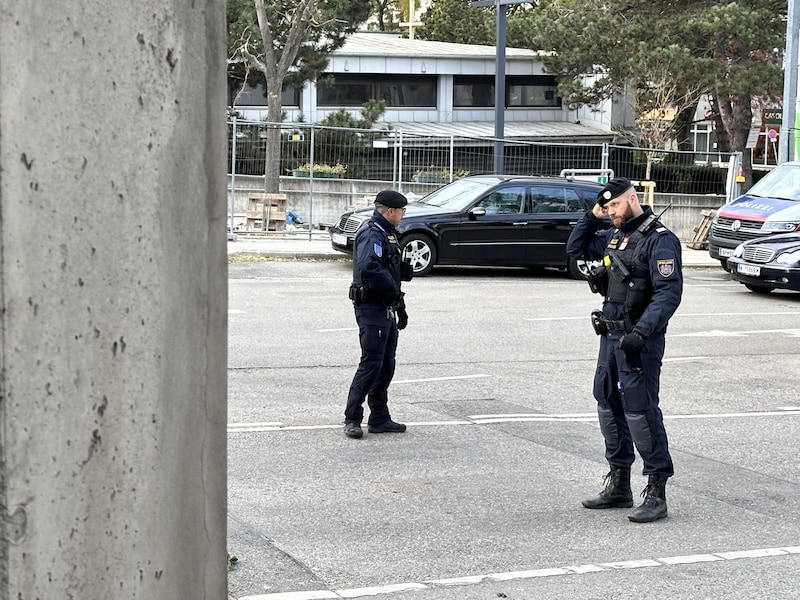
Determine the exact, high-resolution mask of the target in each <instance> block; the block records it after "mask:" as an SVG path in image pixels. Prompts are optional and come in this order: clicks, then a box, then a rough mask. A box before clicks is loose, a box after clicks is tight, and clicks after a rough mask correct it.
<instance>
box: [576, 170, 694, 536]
mask: <svg viewBox="0 0 800 600" xmlns="http://www.w3.org/2000/svg"><path fill="white" fill-rule="evenodd" d="M606 215H608V216H609V217H610V219H611V222H612V223H613V225H614V226H613V227H612V228H610V229H604V227H605V226H604V225H603V217H604V216H606ZM567 253H568V254H569V255H570V256H573V257H576V258H585V259H587V260H602V265H601V266H599V267H597V268H596V269H594V270H593V272H592V274H591V275H590V277H589V285H590V287H591V288H592V291H593V292H597V293H599V294H601V295H602V296H603V297H604V300H605V301H604V302H603V309H602V311H595V312H594V313H592V324H593V326H594V328H595V331H596V333H597V334H598V335H600V354H599V357H598V360H597V372H596V373H595V378H594V397H595V399H596V400H597V413H598V417H599V420H600V430H601V432H602V434H603V437H604V438H605V447H606V460H607V461H608V463H609V465H610V466H611V470H610V472H609V473H608V475H606V477H605V487H604V489H603V491H601V492H600V493H599V495H597V496H595V497H592V498H588V499H586V500H584V501H583V502H582V504H583V506H585V507H586V508H614V507H626V508H627V507H631V506H633V496H632V494H631V484H630V476H631V465H632V464H633V462H634V460H635V458H636V456H635V454H634V446H635V447H636V449H637V450H638V451H639V454H640V455H641V457H642V462H643V463H644V468H643V474H644V475H647V476H648V483H647V487H646V488H645V489H644V491H643V492H642V496H644V502H643V503H642V504H641V506H638V507H636V508H635V509H634V510H633V511H632V512H631V514H630V515H629V516H628V518H629V519H630V520H631V521H634V522H638V523H645V522H649V521H655V520H657V519H663V518H665V517H666V516H667V498H666V493H665V486H666V483H667V479H668V478H669V477H671V476H672V475H673V468H672V458H671V457H670V453H669V447H668V444H667V433H666V431H665V429H664V422H663V417H662V414H661V409H660V408H659V407H658V388H659V377H660V374H661V360H662V358H663V356H664V333H665V332H666V329H667V322H668V321H669V319H670V317H671V316H672V315H673V314H674V313H675V310H676V309H677V308H678V305H679V304H680V301H681V294H682V291H683V275H682V272H681V246H680V242H679V241H678V238H677V237H676V236H675V234H673V233H672V232H671V231H669V230H668V229H667V228H666V227H664V226H663V225H662V224H661V222H660V221H659V220H658V217H656V215H654V214H653V211H652V209H651V208H650V207H649V206H642V205H640V204H639V197H638V195H637V193H636V191H635V190H634V189H633V186H632V185H631V182H630V181H628V180H627V179H625V178H623V177H616V178H613V179H611V180H610V181H609V182H608V184H606V186H605V187H603V189H602V190H601V191H600V192H599V193H598V196H597V204H595V206H594V207H593V208H592V210H591V211H588V212H587V213H586V214H585V215H584V216H583V217H582V218H581V219H580V220H579V221H578V223H577V225H576V226H575V229H574V230H573V232H572V234H571V235H570V238H569V241H568V242H567Z"/></svg>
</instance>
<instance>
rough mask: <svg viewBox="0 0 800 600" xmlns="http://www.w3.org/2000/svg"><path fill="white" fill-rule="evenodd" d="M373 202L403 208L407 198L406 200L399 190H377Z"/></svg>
mask: <svg viewBox="0 0 800 600" xmlns="http://www.w3.org/2000/svg"><path fill="white" fill-rule="evenodd" d="M375 204H383V205H384V206H388V207H389V208H403V207H404V206H405V205H406V204H408V200H406V197H405V196H403V194H401V193H400V192H395V191H394V190H383V191H381V192H378V195H377V196H375Z"/></svg>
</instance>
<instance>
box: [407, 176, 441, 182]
mask: <svg viewBox="0 0 800 600" xmlns="http://www.w3.org/2000/svg"><path fill="white" fill-rule="evenodd" d="M414 181H416V182H417V183H447V179H446V178H444V177H442V176H441V175H414Z"/></svg>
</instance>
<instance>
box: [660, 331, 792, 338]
mask: <svg viewBox="0 0 800 600" xmlns="http://www.w3.org/2000/svg"><path fill="white" fill-rule="evenodd" d="M764 333H782V334H783V335H785V336H788V337H800V329H754V330H752V331H727V330H725V329H712V330H710V331H697V332H693V333H676V334H674V335H670V336H668V337H747V336H749V335H761V334H764Z"/></svg>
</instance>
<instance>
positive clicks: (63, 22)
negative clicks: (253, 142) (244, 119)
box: [0, 0, 227, 600]
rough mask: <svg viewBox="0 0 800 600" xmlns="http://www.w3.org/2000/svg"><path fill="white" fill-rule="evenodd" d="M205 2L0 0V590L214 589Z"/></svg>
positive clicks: (213, 181) (220, 70) (221, 514)
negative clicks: (21, 0) (0, 468)
mask: <svg viewBox="0 0 800 600" xmlns="http://www.w3.org/2000/svg"><path fill="white" fill-rule="evenodd" d="M224 72H225V7H224V3H222V2H216V1H213V0H205V1H202V0H200V1H193V0H166V2H165V1H164V0H157V1H156V0H142V1H141V2H125V3H115V2H112V3H108V2H100V1H98V0H85V1H83V2H66V3H64V2H62V3H55V4H54V3H52V2H43V1H42V0H28V1H26V2H18V1H16V0H0V219H1V221H0V309H1V310H2V313H1V314H2V318H1V319H0V333H1V334H2V338H1V339H2V342H1V343H0V377H1V379H0V386H1V389H0V392H2V397H0V419H2V421H1V422H0V435H1V436H2V437H0V463H1V464H0V466H2V470H0V472H1V473H2V475H1V476H0V477H1V479H0V504H2V506H0V509H1V510H0V513H1V514H2V517H3V518H2V519H1V520H0V522H2V526H0V527H1V529H0V598H1V599H11V598H13V599H14V600H33V599H35V598H43V599H44V598H47V599H56V598H59V599H61V598H63V599H67V598H81V599H92V598H97V599H99V598H109V599H110V598H114V599H122V598H144V599H148V600H149V599H162V598H163V599H169V600H176V599H203V598H209V599H210V598H215V599H218V598H224V597H225V595H226V575H227V571H226V556H225V545H226V541H225V538H226V525H225V513H226V483H225V481H226V444H225V437H226V433H225V423H226V358H227V350H226V334H227V331H226V327H227V325H226V318H227V265H226V251H225V245H226V242H225V239H226V230H225V225H226V221H225V218H226V214H225V160H226V159H225V153H226V137H225V110H224V107H225V87H224V86H225V81H224Z"/></svg>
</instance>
